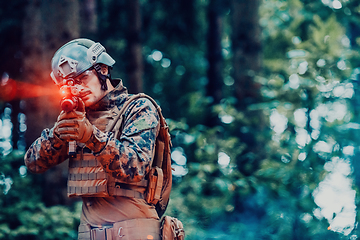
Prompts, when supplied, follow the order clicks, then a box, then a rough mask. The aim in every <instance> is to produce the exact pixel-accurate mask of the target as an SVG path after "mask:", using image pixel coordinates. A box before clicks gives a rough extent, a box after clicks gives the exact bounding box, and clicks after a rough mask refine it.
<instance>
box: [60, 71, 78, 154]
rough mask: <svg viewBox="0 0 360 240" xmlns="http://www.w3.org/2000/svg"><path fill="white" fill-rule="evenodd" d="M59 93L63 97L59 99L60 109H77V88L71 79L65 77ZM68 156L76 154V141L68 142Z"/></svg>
mask: <svg viewBox="0 0 360 240" xmlns="http://www.w3.org/2000/svg"><path fill="white" fill-rule="evenodd" d="M60 93H61V95H62V96H63V98H62V99H61V101H60V106H61V109H62V110H64V111H66V112H71V111H74V110H76V109H77V107H78V104H79V97H78V95H79V89H78V88H77V87H76V85H75V81H74V80H73V79H71V78H70V79H67V80H66V83H65V84H64V85H63V86H61V88H60ZM68 154H69V157H71V158H74V157H75V156H76V141H70V142H69V152H68Z"/></svg>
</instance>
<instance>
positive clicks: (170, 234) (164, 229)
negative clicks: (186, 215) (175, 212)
mask: <svg viewBox="0 0 360 240" xmlns="http://www.w3.org/2000/svg"><path fill="white" fill-rule="evenodd" d="M160 233H161V239H162V240H184V239H185V231H184V227H183V224H182V222H181V221H179V220H178V219H177V218H173V217H170V216H164V217H163V218H162V219H161V223H160Z"/></svg>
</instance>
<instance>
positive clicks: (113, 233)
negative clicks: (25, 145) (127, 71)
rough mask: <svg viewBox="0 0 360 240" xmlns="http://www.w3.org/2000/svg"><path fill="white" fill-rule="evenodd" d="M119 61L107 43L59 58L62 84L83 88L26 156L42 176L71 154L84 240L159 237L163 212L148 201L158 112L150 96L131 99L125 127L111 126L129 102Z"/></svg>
mask: <svg viewBox="0 0 360 240" xmlns="http://www.w3.org/2000/svg"><path fill="white" fill-rule="evenodd" d="M114 63H115V61H114V59H113V58H112V57H111V56H110V55H109V54H107V53H106V51H105V48H104V47H103V46H102V45H101V44H100V43H95V42H93V41H91V40H88V39H76V40H73V41H70V42H68V43H67V44H65V45H64V46H62V47H61V48H60V49H59V50H58V51H57V52H56V53H55V55H54V57H53V59H52V72H51V77H52V79H53V80H54V82H55V83H56V84H57V85H58V86H59V87H61V86H63V85H66V84H69V83H70V85H72V87H74V88H76V89H77V91H78V93H77V96H78V103H77V105H78V106H77V108H76V109H75V110H73V111H62V112H61V113H60V115H59V116H58V119H57V122H56V123H55V125H54V127H53V128H51V129H44V130H43V131H42V133H41V136H40V137H39V138H38V139H37V140H35V141H34V143H33V144H32V145H31V146H30V148H29V149H28V151H27V153H26V155H25V164H26V166H27V168H28V169H29V171H30V172H33V173H43V172H45V171H46V170H47V169H49V168H51V167H53V166H55V165H57V164H60V163H61V162H63V161H65V160H66V159H68V158H69V143H70V142H73V141H76V154H75V156H74V157H70V161H69V178H68V195H69V196H70V197H71V196H79V197H82V200H83V205H82V213H81V218H80V226H79V232H78V234H79V236H78V238H79V239H94V240H95V239H121V240H124V239H131V240H133V239H160V230H159V228H160V226H159V216H158V214H157V211H156V209H155V207H154V205H153V204H149V203H148V202H147V201H145V200H144V192H145V190H146V187H147V180H146V179H145V176H147V174H148V173H149V171H150V169H151V164H152V160H153V156H154V152H155V140H156V137H157V135H158V132H159V114H158V112H157V110H156V108H155V106H154V105H153V104H152V102H151V101H149V100H148V99H147V98H138V99H136V100H134V101H132V102H131V103H130V104H129V107H128V108H127V110H126V112H125V113H124V118H123V121H122V125H121V126H122V131H121V134H120V136H119V137H115V136H114V134H113V133H112V132H110V131H109V129H108V128H109V126H110V125H114V124H116V123H114V121H115V119H116V117H117V115H118V114H119V109H121V108H122V106H123V104H124V103H125V102H126V100H127V99H129V97H130V95H128V93H127V90H126V88H125V87H124V86H123V85H122V82H121V80H113V79H111V76H110V69H111V68H112V66H113V65H114Z"/></svg>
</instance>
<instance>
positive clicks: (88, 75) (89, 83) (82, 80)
mask: <svg viewBox="0 0 360 240" xmlns="http://www.w3.org/2000/svg"><path fill="white" fill-rule="evenodd" d="M76 82H78V83H79V84H77V87H78V89H79V90H80V98H81V99H82V100H83V101H84V103H85V106H86V107H89V106H91V105H93V104H95V103H97V102H98V101H99V100H100V99H101V98H103V97H104V96H105V95H106V93H107V91H104V90H102V89H101V84H100V81H99V79H98V77H97V74H96V72H95V70H87V71H85V72H84V73H82V74H81V75H80V76H78V77H77V78H76Z"/></svg>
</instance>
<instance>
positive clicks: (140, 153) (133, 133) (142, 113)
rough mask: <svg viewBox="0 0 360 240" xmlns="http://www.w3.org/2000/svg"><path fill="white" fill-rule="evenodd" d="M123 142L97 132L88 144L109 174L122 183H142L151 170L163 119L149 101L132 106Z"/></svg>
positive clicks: (122, 135)
mask: <svg viewBox="0 0 360 240" xmlns="http://www.w3.org/2000/svg"><path fill="white" fill-rule="evenodd" d="M131 105H132V107H130V108H129V110H128V113H126V114H125V121H124V126H123V131H122V133H121V135H120V139H119V140H118V139H114V136H113V134H112V133H103V132H101V131H99V130H98V129H95V131H94V134H93V136H92V137H91V139H90V140H89V141H88V142H87V143H86V145H87V147H89V148H90V149H91V150H92V151H93V152H94V153H95V156H96V158H97V160H99V161H100V162H101V164H102V165H103V166H104V168H105V171H106V172H108V173H109V174H111V175H112V176H113V177H115V178H117V179H120V180H122V181H129V182H138V181H141V180H142V179H143V177H144V176H145V175H146V173H147V172H148V171H149V170H150V167H151V163H152V158H153V155H154V151H155V140H156V136H157V134H158V132H159V115H158V113H157V110H156V108H155V106H154V105H153V104H152V103H151V102H150V101H149V100H148V99H143V98H141V99H139V100H137V101H135V103H134V104H131Z"/></svg>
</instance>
